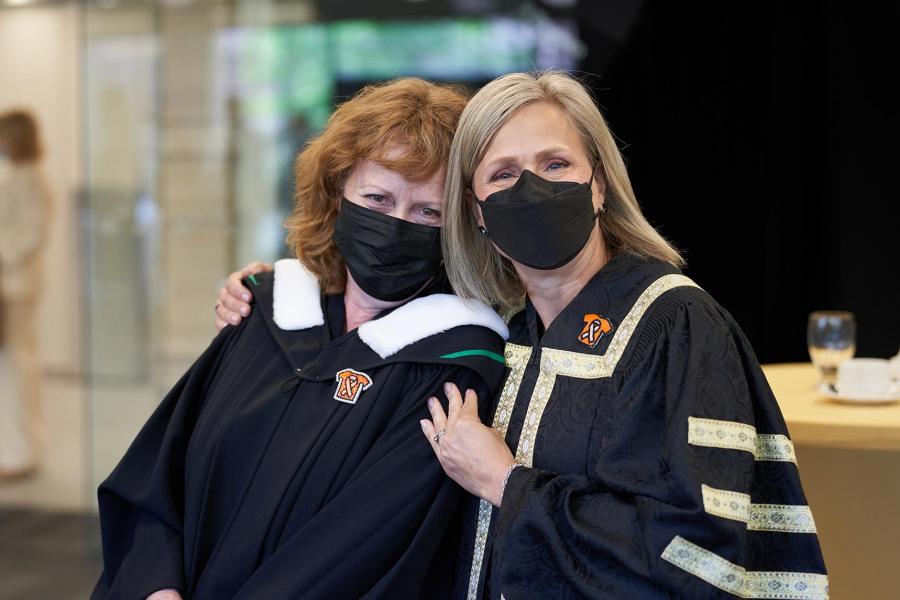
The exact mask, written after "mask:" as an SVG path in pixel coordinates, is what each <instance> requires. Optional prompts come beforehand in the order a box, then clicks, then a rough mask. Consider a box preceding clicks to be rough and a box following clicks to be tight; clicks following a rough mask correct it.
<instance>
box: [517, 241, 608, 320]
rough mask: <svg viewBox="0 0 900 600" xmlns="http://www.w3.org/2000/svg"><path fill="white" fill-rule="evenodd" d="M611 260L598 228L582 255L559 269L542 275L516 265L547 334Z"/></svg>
mask: <svg viewBox="0 0 900 600" xmlns="http://www.w3.org/2000/svg"><path fill="white" fill-rule="evenodd" d="M609 259H610V252H609V250H608V249H607V247H606V242H605V241H604V239H603V234H602V233H601V232H600V229H599V228H597V229H595V230H594V233H592V234H591V237H590V239H589V240H588V243H587V245H585V247H584V248H583V249H582V251H581V252H579V253H578V255H577V256H576V257H575V258H574V259H572V260H571V261H569V263H567V264H566V265H564V266H562V267H560V268H558V269H553V270H551V271H542V270H540V269H532V268H530V267H526V266H524V265H521V264H519V263H515V262H514V263H513V264H514V266H515V268H516V272H517V273H518V274H519V278H520V279H521V280H522V283H523V284H525V293H526V294H528V299H529V300H531V304H532V306H534V309H535V310H536V311H537V313H538V316H540V317H541V322H542V323H543V324H544V330H545V331H546V330H547V329H548V328H549V327H550V324H551V323H553V321H554V320H555V319H556V317H558V316H559V314H560V313H561V312H562V311H563V309H565V308H566V306H568V305H569V303H570V302H571V301H572V300H573V299H574V298H575V296H577V295H578V293H579V292H580V291H581V290H582V289H584V286H585V285H587V282H588V281H590V280H591V278H592V277H593V276H594V275H596V274H597V271H599V270H600V269H602V268H603V265H605V264H606V263H607V262H609Z"/></svg>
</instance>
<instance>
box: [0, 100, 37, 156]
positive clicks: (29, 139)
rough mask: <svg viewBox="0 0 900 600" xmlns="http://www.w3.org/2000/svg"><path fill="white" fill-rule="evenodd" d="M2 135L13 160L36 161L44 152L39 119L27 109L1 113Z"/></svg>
mask: <svg viewBox="0 0 900 600" xmlns="http://www.w3.org/2000/svg"><path fill="white" fill-rule="evenodd" d="M0 137H2V138H3V139H4V140H5V141H6V145H7V148H8V151H9V158H10V159H12V160H13V162H19V163H25V162H36V161H38V160H40V158H41V155H42V154H43V149H42V148H41V136H40V133H39V132H38V125H37V120H36V119H35V118H34V115H32V114H31V113H30V112H28V111H27V110H10V111H7V112H4V113H0Z"/></svg>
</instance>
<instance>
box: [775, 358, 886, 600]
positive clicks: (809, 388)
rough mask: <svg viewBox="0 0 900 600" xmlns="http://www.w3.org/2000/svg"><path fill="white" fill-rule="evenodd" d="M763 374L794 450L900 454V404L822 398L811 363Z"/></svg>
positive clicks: (776, 368)
mask: <svg viewBox="0 0 900 600" xmlns="http://www.w3.org/2000/svg"><path fill="white" fill-rule="evenodd" d="M763 371H764V372H765V374H766V379H768V380H769V385H770V386H771V387H772V391H773V392H775V398H777V399H778V405H779V406H780V407H781V412H782V413H783V414H784V418H785V420H786V421H787V423H788V429H789V430H790V432H791V439H793V440H794V443H795V444H797V443H800V444H804V445H809V446H820V447H826V448H855V449H859V450H893V451H900V402H894V403H893V404H877V405H875V404H873V405H858V404H845V403H842V402H838V401H837V400H832V399H830V398H826V397H825V396H823V395H822V394H820V393H819V392H818V391H816V381H817V379H818V376H817V373H816V369H815V367H813V366H812V364H810V363H789V364H780V365H763ZM897 476H898V477H900V473H897ZM898 594H900V593H898ZM898 597H900V595H898Z"/></svg>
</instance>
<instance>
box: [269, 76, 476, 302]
mask: <svg viewBox="0 0 900 600" xmlns="http://www.w3.org/2000/svg"><path fill="white" fill-rule="evenodd" d="M467 101H468V99H467V97H466V95H465V93H464V92H463V91H462V90H461V89H459V88H456V87H452V86H445V85H437V84H434V83H430V82H428V81H425V80H423V79H417V78H404V79H396V80H394V81H390V82H387V83H381V84H377V85H370V86H366V87H365V88H363V89H362V90H360V91H359V92H358V93H357V94H356V95H355V96H353V98H351V99H350V100H348V101H346V102H344V103H343V104H341V105H340V106H339V107H338V108H337V110H335V111H334V113H333V114H332V115H331V118H330V119H329V120H328V124H327V125H326V127H325V129H324V130H323V131H322V133H321V134H319V135H318V136H317V137H315V138H313V139H312V140H310V141H309V143H307V145H306V147H305V148H304V149H303V151H302V152H301V153H300V154H299V155H298V156H297V159H296V161H295V163H294V176H295V181H296V188H295V192H294V210H293V212H292V213H291V215H290V216H289V217H288V218H287V220H286V221H285V228H286V229H287V230H288V234H287V240H286V241H287V244H288V245H289V246H291V248H292V249H293V251H294V254H295V255H296V256H297V258H298V259H300V261H301V262H302V263H303V264H304V266H306V268H307V269H309V270H310V271H311V272H312V273H313V274H315V275H316V277H317V278H318V280H319V285H320V287H321V289H322V291H323V292H325V293H328V294H334V293H340V292H343V291H344V286H345V285H346V283H347V281H346V280H347V276H346V268H345V265H344V259H343V257H342V256H341V254H340V252H338V250H337V247H336V246H335V244H334V242H333V241H332V239H331V238H332V235H333V233H334V221H335V218H336V217H337V213H338V208H339V205H340V199H341V195H342V191H343V187H344V183H345V182H346V180H347V177H348V176H349V175H350V172H351V171H352V170H353V168H354V167H355V166H356V164H357V163H358V162H359V161H361V160H373V161H375V162H377V163H379V164H380V165H382V166H383V167H385V168H386V169H390V170H392V171H396V172H397V173H400V174H401V175H403V177H405V178H406V179H408V180H410V181H424V180H427V179H428V178H430V177H431V176H432V175H434V174H435V173H437V172H438V171H439V170H440V169H443V168H445V167H446V165H447V158H448V157H449V155H450V143H451V142H452V140H453V132H454V131H455V130H456V123H457V122H458V121H459V116H460V114H462V111H463V109H464V108H465V106H466V102H467ZM398 147H399V148H401V149H402V150H403V153H402V154H401V155H400V156H398V157H395V158H392V159H390V160H388V159H386V158H385V157H386V155H387V154H388V153H389V152H390V151H391V150H392V149H394V148H398Z"/></svg>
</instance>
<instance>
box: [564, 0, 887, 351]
mask: <svg viewBox="0 0 900 600" xmlns="http://www.w3.org/2000/svg"><path fill="white" fill-rule="evenodd" d="M636 7H637V8H636ZM576 10H577V22H578V23H579V27H580V35H581V38H582V39H583V40H584V41H585V43H586V46H587V49H588V50H587V55H586V56H585V58H584V60H583V62H582V64H581V69H582V70H583V72H584V73H585V74H588V73H590V74H593V75H585V82H586V83H588V84H589V85H590V86H591V87H592V88H593V90H594V93H595V96H596V98H597V100H598V102H599V103H600V104H601V106H602V107H603V108H604V112H605V114H606V115H607V117H608V119H609V122H610V124H611V126H612V129H613V131H614V133H616V135H617V137H619V138H620V142H621V144H620V145H621V147H622V148H623V149H624V153H625V156H626V159H627V161H628V165H629V171H630V173H631V176H632V181H633V183H634V185H635V189H636V192H637V196H638V200H639V201H640V202H641V205H642V207H643V209H644V212H645V214H646V215H647V216H648V218H649V219H650V221H651V223H653V224H654V225H655V226H657V227H658V228H659V229H660V230H661V232H662V233H663V234H664V235H665V236H666V237H667V238H668V239H670V240H671V241H673V242H674V243H675V244H676V246H678V247H679V248H681V249H682V250H684V254H685V256H686V258H687V260H688V268H687V274H688V275H690V276H691V277H693V278H694V279H695V280H696V281H697V282H698V283H699V284H700V285H701V286H703V287H704V288H705V289H707V290H708V291H709V292H710V293H711V294H712V295H713V296H714V297H715V298H716V299H718V300H719V302H721V303H722V304H723V305H724V306H725V307H726V308H727V309H728V310H729V311H730V312H731V313H732V314H733V315H734V316H735V318H736V319H737V321H738V322H739V323H740V325H741V327H742V328H743V330H744V331H745V332H746V334H747V335H748V337H749V338H750V341H751V342H752V344H753V347H754V348H755V349H756V352H757V355H758V357H759V359H760V360H761V361H762V362H787V361H805V360H808V355H807V352H806V319H807V316H808V314H809V312H810V311H812V310H816V309H844V310H851V311H853V312H854V313H855V314H856V317H857V323H858V350H857V356H881V357H887V356H890V355H893V354H895V353H896V352H897V351H898V347H900V335H898V334H900V315H898V312H900V311H898V306H897V305H898V296H900V294H898V289H900V270H898V260H900V252H898V243H900V242H898V236H896V234H895V231H896V229H897V227H898V219H897V217H896V216H895V213H898V212H900V211H895V210H894V204H896V203H898V201H900V197H898V193H897V184H896V181H897V177H898V174H900V168H898V167H900V165H898V164H897V163H898V160H900V152H898V151H897V149H896V145H897V143H898V139H900V135H898V134H900V127H898V104H900V97H898V94H897V92H896V91H894V89H895V87H896V84H895V82H894V81H893V80H894V79H895V78H896V77H897V73H898V71H900V69H898V67H897V64H896V63H897V62H898V59H900V51H898V50H900V47H898V46H900V44H898V42H897V40H898V35H897V33H896V31H895V30H896V28H897V27H898V23H900V18H898V17H900V10H898V8H897V5H896V4H893V3H882V4H878V5H875V4H874V3H873V4H872V5H871V6H868V7H866V6H864V5H860V4H849V3H836V2H831V3H828V2H821V3H818V2H817V3H812V2H810V3H790V2H762V3H752V4H747V3H738V4H735V3H718V2H698V3H682V2H677V3H676V2H665V1H662V0H660V1H655V2H653V1H651V2H644V3H643V4H636V3H635V2H625V1H622V2H602V3H601V2H581V3H580V4H579V5H578V7H577V9H576ZM611 24H614V26H611Z"/></svg>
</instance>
